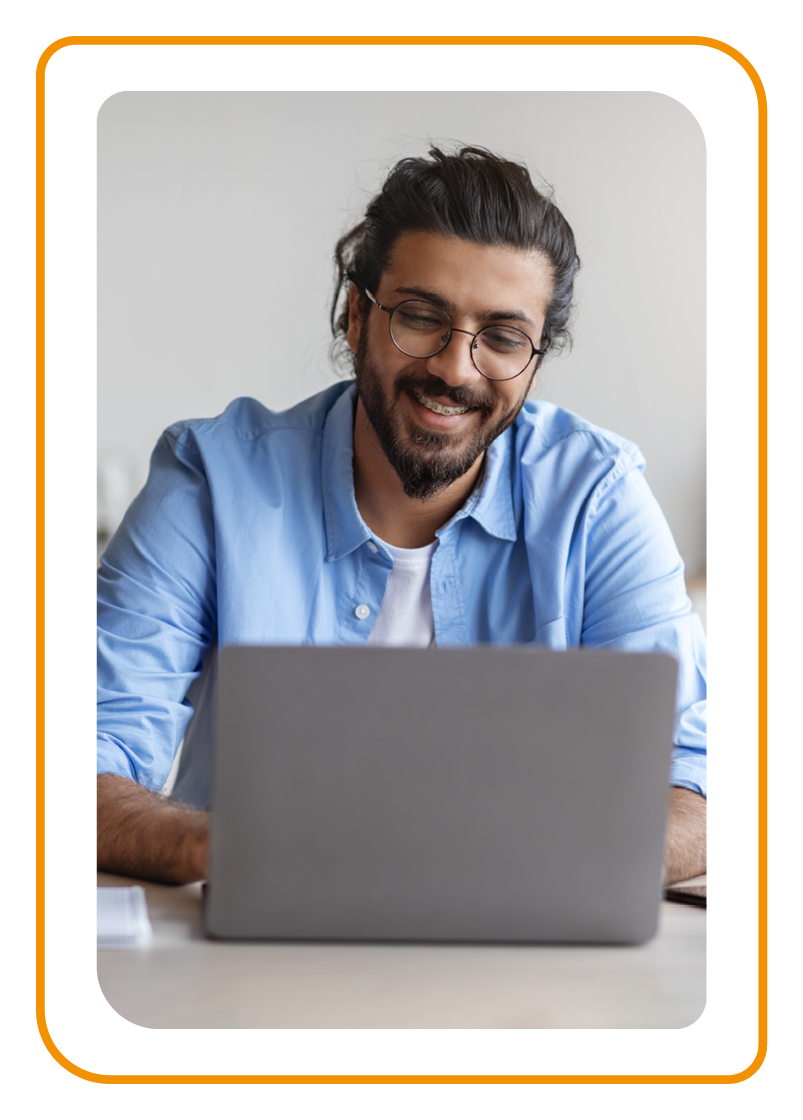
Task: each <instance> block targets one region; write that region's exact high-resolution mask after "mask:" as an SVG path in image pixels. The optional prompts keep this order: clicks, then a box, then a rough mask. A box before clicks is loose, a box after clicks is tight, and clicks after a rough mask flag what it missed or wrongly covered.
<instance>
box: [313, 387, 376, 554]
mask: <svg viewBox="0 0 803 1120" xmlns="http://www.w3.org/2000/svg"><path fill="white" fill-rule="evenodd" d="M356 397H357V386H356V385H354V384H351V385H349V386H348V388H347V389H346V391H345V392H344V393H341V395H340V396H339V397H338V398H337V400H336V401H335V403H334V405H333V406H332V408H331V409H330V410H329V415H328V416H327V417H326V420H325V421H324V425H323V448H322V454H321V491H322V493H323V520H324V528H325V532H326V559H327V560H340V559H342V557H344V556H347V555H348V554H349V553H350V552H353V551H354V549H355V548H359V547H360V545H361V544H365V542H366V541H368V540H371V531H370V529H369V528H368V526H367V525H366V524H365V522H364V521H363V519H362V518H361V517H360V511H359V510H358V509H357V499H356V498H355V496H354V402H355V400H356Z"/></svg>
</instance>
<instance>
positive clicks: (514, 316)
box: [394, 285, 535, 328]
mask: <svg viewBox="0 0 803 1120" xmlns="http://www.w3.org/2000/svg"><path fill="white" fill-rule="evenodd" d="M394 291H395V292H398V293H399V295H407V296H415V297H416V298H417V299H425V300H427V302H428V303H434V304H436V305H437V306H438V307H442V308H443V310H444V311H446V312H447V313H448V314H449V315H454V314H455V312H456V310H457V309H456V307H455V305H454V304H453V303H451V302H450V301H449V300H448V299H444V298H443V296H440V295H438V293H437V292H429V291H427V289H426V288H419V287H417V286H416V285H411V286H409V287H402V288H394ZM474 318H475V319H484V320H487V321H489V322H492V323H502V322H509V321H513V320H517V321H519V322H521V323H529V325H530V326H531V327H533V328H535V323H534V322H533V321H532V319H531V318H530V316H529V315H526V314H525V313H524V312H523V311H499V310H497V311H492V310H490V309H486V310H484V311H478V312H476V314H475V316H474Z"/></svg>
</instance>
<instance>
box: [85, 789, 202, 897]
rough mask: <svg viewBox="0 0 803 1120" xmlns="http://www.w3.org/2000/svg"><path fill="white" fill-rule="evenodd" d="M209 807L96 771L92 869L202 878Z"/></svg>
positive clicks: (166, 879)
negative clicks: (195, 805) (95, 842)
mask: <svg viewBox="0 0 803 1120" xmlns="http://www.w3.org/2000/svg"><path fill="white" fill-rule="evenodd" d="M208 860H209V813H207V812H206V811H204V810H203V809H190V808H188V807H187V806H185V805H181V804H179V803H178V802H176V801H170V800H169V799H168V798H166V797H161V796H160V795H159V794H157V793H151V792H150V790H147V789H145V788H144V787H143V786H139V785H137V783H136V782H132V781H130V780H129V779H128V778H123V777H121V776H120V775H119V774H98V870H99V871H110V872H113V873H114V874H115V875H129V876H131V877H132V878H135V879H153V880H155V881H156V882H161V883H192V882H195V881H196V880H198V879H205V878H206V874H207V864H208Z"/></svg>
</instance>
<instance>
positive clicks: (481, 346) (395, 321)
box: [390, 300, 532, 381]
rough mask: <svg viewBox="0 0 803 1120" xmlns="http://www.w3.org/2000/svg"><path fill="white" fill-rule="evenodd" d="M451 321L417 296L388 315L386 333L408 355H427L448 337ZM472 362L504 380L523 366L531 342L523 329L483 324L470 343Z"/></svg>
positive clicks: (484, 374)
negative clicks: (388, 322)
mask: <svg viewBox="0 0 803 1120" xmlns="http://www.w3.org/2000/svg"><path fill="white" fill-rule="evenodd" d="M451 331H452V325H451V323H450V321H449V319H448V318H447V316H446V315H445V314H444V312H443V311H441V310H440V308H439V307H436V306H435V304H432V303H424V302H420V301H418V300H406V301H405V302H404V303H400V304H399V305H398V307H397V308H396V309H395V311H394V312H393V314H392V315H391V318H390V335H391V338H392V339H393V341H394V343H395V344H396V346H398V348H399V350H401V351H402V353H403V354H407V355H408V357H410V358H431V357H433V355H435V354H438V353H440V351H441V350H443V348H444V347H445V346H446V344H447V343H448V341H449V336H450V334H451ZM471 357H472V360H473V362H474V365H475V366H476V367H477V369H478V370H479V372H480V373H481V374H482V375H483V376H484V377H489V378H491V379H492V380H495V381H505V380H507V379H508V378H511V377H516V376H518V374H520V373H521V372H522V371H523V370H524V369H526V368H527V365H528V364H529V361H530V358H531V357H532V343H531V341H530V338H529V336H528V335H526V334H525V333H524V331H520V330H518V328H517V327H508V326H504V325H502V324H494V325H493V326H489V327H484V328H483V329H482V330H481V331H480V332H479V333H478V334H477V336H476V338H475V339H474V341H473V343H472V344H471Z"/></svg>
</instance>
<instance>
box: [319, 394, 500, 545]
mask: <svg viewBox="0 0 803 1120" xmlns="http://www.w3.org/2000/svg"><path fill="white" fill-rule="evenodd" d="M356 396H357V387H356V385H354V384H351V385H349V386H348V388H347V389H346V391H345V392H344V393H342V394H341V395H340V396H339V397H338V398H337V400H336V401H335V403H334V405H333V406H332V408H331V409H330V410H329V415H328V416H327V417H326V420H325V421H324V426H323V448H322V455H321V472H322V476H321V484H322V486H321V488H322V493H323V517H324V527H325V532H326V559H327V560H340V559H341V558H342V557H343V556H347V555H348V554H349V553H350V552H353V551H354V550H355V549H356V548H359V547H360V545H362V544H365V542H366V541H369V540H371V539H372V535H371V531H370V529H369V528H368V526H367V525H366V524H365V522H364V521H363V519H362V517H360V511H359V510H358V509H357V499H356V498H355V496H354V403H355V400H356ZM511 433H512V427H511V428H508V429H507V431H505V432H503V433H502V435H501V436H499V437H498V438H497V439H495V440H494V442H493V443H492V444H491V446H490V447H489V448H488V451H487V453H486V457H485V469H484V477H483V480H482V482H481V484H480V485H479V486H478V487H477V488H476V489H475V490H474V491H473V492H472V493H471V494H470V495H469V497H468V499H467V501H466V502H465V504H464V505H463V506H462V507H461V509H459V510H458V511H457V513H456V514H455V515H454V517H453V518H452V520H451V521H450V522H449V523H448V525H445V526H444V527H443V529H439V530H438V533H437V536H440V535H441V533H443V532H444V531H445V530H446V529H448V527H449V526H451V525H453V524H454V523H455V522H456V521H459V520H461V519H462V518H463V517H473V518H474V520H475V521H476V522H477V523H478V524H479V525H481V526H482V528H483V529H485V531H486V533H490V534H491V536H494V537H499V538H500V539H501V540H505V541H514V540H515V539H516V520H515V517H514V515H513V494H512V482H511V470H510V458H511V455H512V453H513V452H512V444H513V441H512V434H511Z"/></svg>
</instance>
